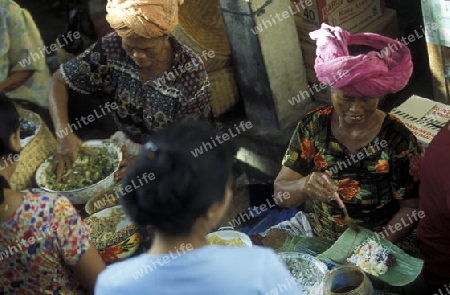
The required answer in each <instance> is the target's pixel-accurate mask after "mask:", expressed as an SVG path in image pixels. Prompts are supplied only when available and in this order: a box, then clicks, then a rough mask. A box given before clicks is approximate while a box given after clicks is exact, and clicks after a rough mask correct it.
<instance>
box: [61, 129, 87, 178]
mask: <svg viewBox="0 0 450 295" xmlns="http://www.w3.org/2000/svg"><path fill="white" fill-rule="evenodd" d="M82 145H83V141H82V140H81V139H80V138H79V137H78V136H76V135H75V134H74V133H70V134H68V135H67V136H64V137H63V138H59V139H58V141H57V145H56V161H55V162H54V165H53V171H54V172H56V179H57V181H61V177H62V175H63V173H64V171H65V170H66V169H69V168H71V167H72V165H73V162H75V160H76V159H77V157H78V152H82V153H84V154H87V155H89V154H91V152H90V151H89V149H88V148H86V147H83V146H82Z"/></svg>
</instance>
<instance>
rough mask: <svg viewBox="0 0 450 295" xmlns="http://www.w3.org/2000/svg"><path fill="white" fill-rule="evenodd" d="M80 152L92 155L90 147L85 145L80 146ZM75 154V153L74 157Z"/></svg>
mask: <svg viewBox="0 0 450 295" xmlns="http://www.w3.org/2000/svg"><path fill="white" fill-rule="evenodd" d="M80 153H83V154H85V155H88V156H90V155H92V153H93V151H92V150H91V149H90V148H88V147H86V146H81V148H80ZM76 156H77V155H75V159H76Z"/></svg>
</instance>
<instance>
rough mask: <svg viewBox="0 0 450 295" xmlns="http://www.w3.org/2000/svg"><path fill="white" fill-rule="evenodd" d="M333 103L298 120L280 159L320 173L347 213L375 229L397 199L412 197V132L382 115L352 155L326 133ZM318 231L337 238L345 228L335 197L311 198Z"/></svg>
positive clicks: (415, 152)
mask: <svg viewBox="0 0 450 295" xmlns="http://www.w3.org/2000/svg"><path fill="white" fill-rule="evenodd" d="M333 109H334V108H333V107H332V106H329V107H320V108H318V109H316V110H313V111H311V112H310V113H308V114H307V115H306V116H305V117H304V118H303V120H302V121H301V122H300V123H299V124H298V126H297V129H296V130H295V132H294V134H293V136H292V138H291V141H290V144H289V147H288V149H287V151H286V154H285V156H284V159H283V161H282V164H283V165H284V166H286V167H288V168H290V169H292V170H294V171H296V172H298V173H300V174H301V175H304V176H306V175H308V174H310V173H312V172H325V171H328V172H329V173H330V174H331V178H332V179H333V180H334V182H335V184H336V185H337V186H338V192H339V193H340V195H341V198H343V200H344V203H345V204H346V206H347V209H348V212H349V215H350V216H351V217H352V218H353V219H354V220H355V222H357V223H358V224H360V225H361V226H363V227H365V228H367V229H370V230H373V231H376V232H378V231H380V230H381V229H382V227H383V226H384V225H386V224H387V223H388V222H389V221H390V220H391V219H392V217H393V215H394V214H395V213H396V212H397V211H398V209H399V204H398V202H397V201H396V200H402V199H409V198H417V197H418V187H419V177H420V175H419V173H420V162H421V159H422V157H421V156H420V151H419V148H418V144H417V139H416V138H415V137H414V135H413V134H412V133H411V132H410V131H409V130H408V129H407V128H406V127H405V126H404V125H403V124H402V123H401V122H400V121H399V120H398V119H397V118H395V117H394V116H392V115H386V117H385V118H384V121H383V124H382V127H381V129H380V132H379V133H378V135H377V136H376V137H375V138H374V139H373V140H372V141H371V142H370V143H369V144H368V145H366V146H365V147H363V148H361V149H359V150H358V151H357V152H356V153H355V154H351V153H350V152H349V151H348V150H347V148H346V147H345V146H344V145H343V144H341V143H340V142H339V141H338V140H337V139H336V138H335V137H334V135H333V133H332V132H331V114H332V112H333ZM312 205H313V209H314V215H315V220H314V221H312V223H315V224H314V227H316V226H317V227H316V229H315V231H316V234H317V235H318V236H322V237H325V238H328V239H332V240H334V239H336V238H337V237H339V236H340V235H341V234H342V233H343V232H344V231H345V230H346V228H347V226H346V225H345V223H344V214H343V212H342V209H340V208H339V206H338V204H337V202H336V201H332V202H330V203H323V202H320V201H316V200H313V201H312Z"/></svg>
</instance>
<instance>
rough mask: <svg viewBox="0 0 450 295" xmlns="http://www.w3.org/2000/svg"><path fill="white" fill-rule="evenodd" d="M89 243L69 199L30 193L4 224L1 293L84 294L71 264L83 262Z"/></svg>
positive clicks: (0, 234)
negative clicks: (81, 260)
mask: <svg viewBox="0 0 450 295" xmlns="http://www.w3.org/2000/svg"><path fill="white" fill-rule="evenodd" d="M89 240H90V238H89V229H88V227H87V225H86V224H85V223H84V222H83V221H82V220H81V218H80V216H79V215H78V213H77V212H76V211H75V209H74V207H73V206H72V204H71V203H70V201H69V200H68V199H67V198H65V197H62V196H56V195H49V194H41V193H27V194H26V195H25V196H24V201H23V202H22V204H21V206H20V207H19V208H18V209H17V210H16V212H15V213H14V215H13V216H12V217H11V218H10V219H9V220H7V221H2V222H0V294H20V295H32V294H61V295H64V294H67V295H72V294H85V291H83V289H82V286H81V285H80V284H79V282H78V281H77V280H76V279H75V278H74V277H73V276H72V272H71V270H70V269H69V268H68V267H67V266H72V265H76V264H77V263H78V261H79V260H80V259H81V257H82V255H83V254H84V253H85V252H86V250H87V249H88V248H89V245H90V242H89ZM1 291H3V293H1Z"/></svg>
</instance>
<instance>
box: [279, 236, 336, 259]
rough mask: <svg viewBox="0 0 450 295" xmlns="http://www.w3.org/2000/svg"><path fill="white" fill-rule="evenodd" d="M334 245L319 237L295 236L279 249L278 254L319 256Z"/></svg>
mask: <svg viewBox="0 0 450 295" xmlns="http://www.w3.org/2000/svg"><path fill="white" fill-rule="evenodd" d="M332 245H333V242H331V241H329V240H327V239H323V238H319V237H308V236H295V237H293V238H292V239H288V240H286V242H285V243H284V245H283V246H282V247H281V248H279V249H277V252H278V253H280V252H297V253H303V254H309V255H312V256H317V255H318V254H319V253H322V252H324V251H325V250H327V249H328V248H330V247H331V246H332Z"/></svg>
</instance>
